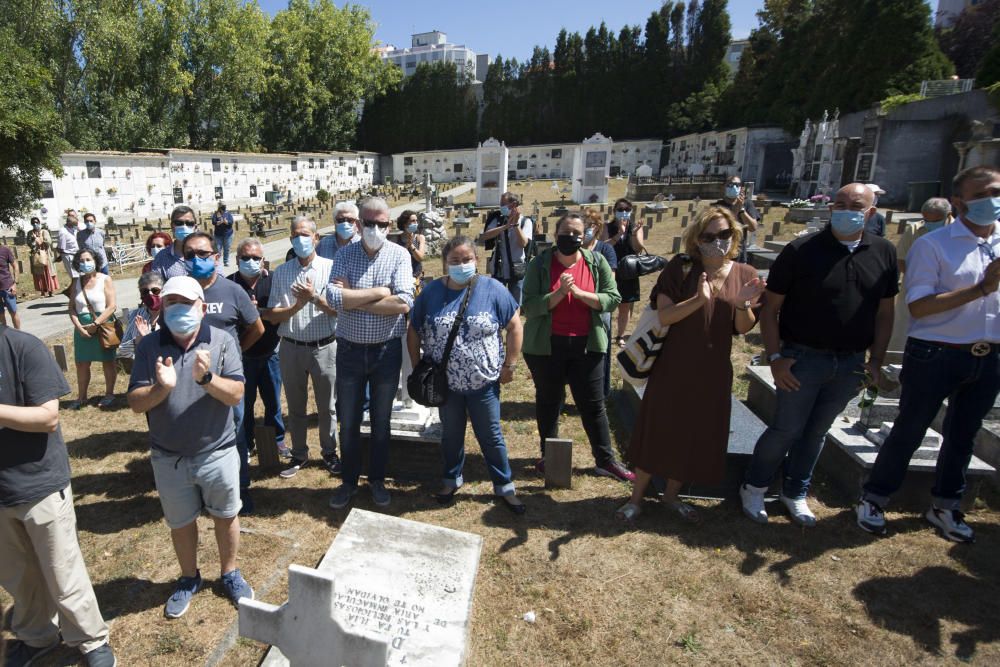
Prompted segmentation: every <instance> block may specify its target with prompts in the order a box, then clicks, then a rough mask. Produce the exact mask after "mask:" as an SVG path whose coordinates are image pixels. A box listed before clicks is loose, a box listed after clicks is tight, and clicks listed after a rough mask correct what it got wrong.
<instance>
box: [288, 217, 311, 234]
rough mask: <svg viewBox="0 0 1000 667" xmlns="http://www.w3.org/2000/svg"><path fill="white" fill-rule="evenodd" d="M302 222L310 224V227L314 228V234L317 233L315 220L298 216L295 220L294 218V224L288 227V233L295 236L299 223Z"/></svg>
mask: <svg viewBox="0 0 1000 667" xmlns="http://www.w3.org/2000/svg"><path fill="white" fill-rule="evenodd" d="M302 222H307V223H309V226H310V227H311V228H312V231H313V234H315V233H316V223H315V222H313V219H312V218H310V217H309V216H308V215H297V216H295V217H294V218H292V224H291V225H290V226H289V227H288V231H289V232H291V233H292V234H294V233H295V228H296V227H298V226H299V223H302Z"/></svg>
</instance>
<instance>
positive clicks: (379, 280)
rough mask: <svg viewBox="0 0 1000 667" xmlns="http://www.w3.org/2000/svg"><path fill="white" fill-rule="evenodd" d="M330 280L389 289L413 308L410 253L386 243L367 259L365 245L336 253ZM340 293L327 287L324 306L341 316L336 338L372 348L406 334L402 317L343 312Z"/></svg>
mask: <svg viewBox="0 0 1000 667" xmlns="http://www.w3.org/2000/svg"><path fill="white" fill-rule="evenodd" d="M330 277H331V278H333V279H336V278H341V279H344V282H345V283H346V284H347V285H348V286H349V287H350V288H351V289H369V288H372V287H388V288H389V291H390V292H391V293H392V295H393V296H398V297H399V298H400V300H401V301H402V302H403V303H405V304H406V305H407V306H408V307H411V308H412V307H413V271H412V270H411V269H410V253H408V252H406V250H404V249H403V248H402V247H401V246H398V245H396V244H395V243H389V242H385V243H383V244H382V247H381V248H380V249H379V251H378V252H377V253H376V254H375V256H374V257H369V256H368V253H367V252H366V251H365V244H364V243H351V244H350V245H347V246H344V247H343V248H341V249H340V250H339V251H338V252H337V256H336V257H335V258H334V260H333V271H332V272H331V275H330ZM343 298H344V295H343V290H341V288H340V287H339V286H337V285H332V284H331V285H330V287H329V289H328V290H327V303H329V304H330V307H331V308H334V309H335V310H336V311H337V312H338V313H340V317H339V323H338V328H337V336H338V337H339V338H344V339H346V340H348V341H350V342H352V343H359V344H363V345H371V344H374V343H385V342H387V341H389V340H392V339H393V338H400V337H402V335H403V334H404V333H405V332H406V316H405V315H376V314H374V313H369V312H366V311H364V310H359V309H354V310H344V308H343V306H344V300H343Z"/></svg>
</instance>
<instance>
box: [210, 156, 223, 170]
mask: <svg viewBox="0 0 1000 667" xmlns="http://www.w3.org/2000/svg"><path fill="white" fill-rule="evenodd" d="M212 171H222V160H218V159H216V158H212Z"/></svg>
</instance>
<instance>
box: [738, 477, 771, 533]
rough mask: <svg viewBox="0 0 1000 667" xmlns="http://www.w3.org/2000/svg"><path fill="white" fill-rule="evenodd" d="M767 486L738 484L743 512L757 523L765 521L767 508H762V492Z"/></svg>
mask: <svg viewBox="0 0 1000 667" xmlns="http://www.w3.org/2000/svg"><path fill="white" fill-rule="evenodd" d="M766 491H767V487H760V486H750V485H749V484H743V485H741V486H740V500H742V501H743V513H744V514H746V515H747V516H748V517H750V518H751V519H753V520H754V521H756V522H757V523H767V510H766V509H764V493H765V492H766Z"/></svg>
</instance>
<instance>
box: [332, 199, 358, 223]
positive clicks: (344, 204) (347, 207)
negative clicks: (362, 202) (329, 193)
mask: <svg viewBox="0 0 1000 667" xmlns="http://www.w3.org/2000/svg"><path fill="white" fill-rule="evenodd" d="M341 213H345V214H347V215H349V216H351V217H352V218H354V219H357V218H358V214H359V211H358V205H357V204H355V203H354V202H352V201H341V202H337V205H336V206H334V207H333V217H334V218H336V217H337V216H338V215H340V214H341Z"/></svg>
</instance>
